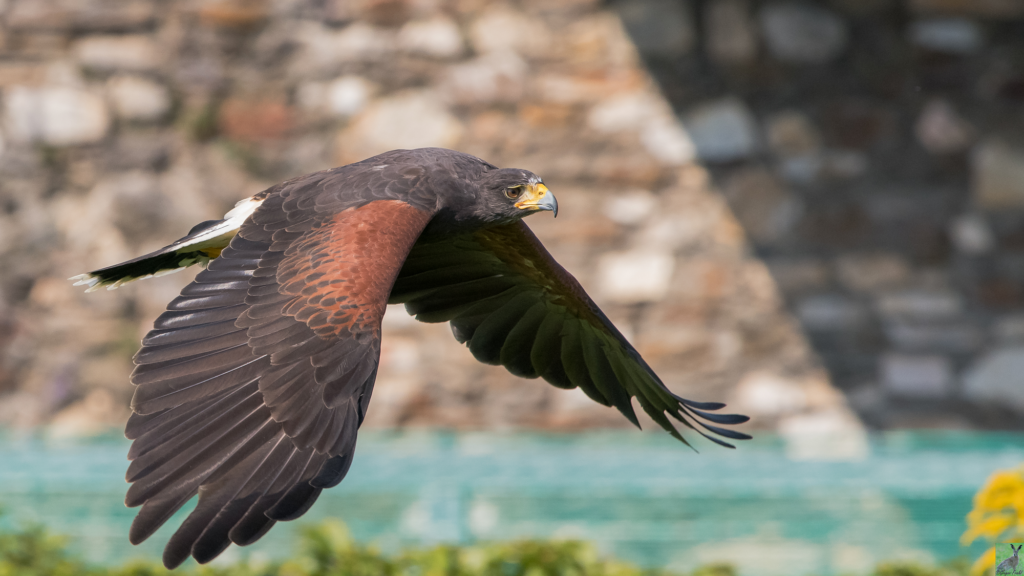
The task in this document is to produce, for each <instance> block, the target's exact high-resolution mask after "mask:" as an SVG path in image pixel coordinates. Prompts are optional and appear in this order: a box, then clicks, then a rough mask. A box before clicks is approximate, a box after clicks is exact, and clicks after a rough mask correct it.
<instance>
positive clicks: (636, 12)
mask: <svg viewBox="0 0 1024 576" xmlns="http://www.w3.org/2000/svg"><path fill="white" fill-rule="evenodd" d="M616 8H617V11H618V13H619V16H620V17H621V18H622V22H623V24H625V25H626V29H627V30H628V31H629V35H630V36H631V37H632V38H633V42H634V43H635V44H636V47H637V49H638V50H639V51H640V53H641V54H643V55H645V56H655V57H659V58H677V57H679V56H683V55H685V54H687V53H689V52H690V50H692V49H693V46H694V44H695V42H696V39H697V36H696V32H695V30H694V25H693V17H692V15H691V12H690V5H689V3H688V2H684V1H680V0H631V1H629V2H622V3H619V4H618V5H617V6H616Z"/></svg>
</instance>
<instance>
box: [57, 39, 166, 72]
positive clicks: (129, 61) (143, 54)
mask: <svg viewBox="0 0 1024 576" xmlns="http://www.w3.org/2000/svg"><path fill="white" fill-rule="evenodd" d="M71 51H72V53H73V54H74V56H75V60H76V61H77V62H78V63H79V64H80V65H81V66H82V67H84V68H88V69H90V70H96V71H101V72H111V71H128V72H146V71H150V70H155V69H157V68H158V67H160V65H161V64H162V63H163V54H164V53H165V52H161V50H160V49H159V48H158V47H157V44H156V42H154V41H153V39H152V38H150V37H149V36H144V35H142V34H131V35H126V36H86V37H85V38H82V39H81V40H78V41H76V42H75V43H74V44H73V45H72V47H71Z"/></svg>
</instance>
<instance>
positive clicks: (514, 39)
mask: <svg viewBox="0 0 1024 576" xmlns="http://www.w3.org/2000/svg"><path fill="white" fill-rule="evenodd" d="M539 25H540V23H539V22H536V21H533V20H531V19H530V18H528V17H527V16H526V15H525V14H523V13H522V12H519V11H517V10H513V9H511V8H508V7H507V6H502V5H499V4H495V5H492V7H490V8H489V9H487V10H485V11H484V12H483V13H482V14H481V15H480V16H479V17H478V18H477V19H476V20H474V21H473V22H472V23H471V24H470V26H469V38H470V41H471V42H472V44H473V48H474V49H475V50H476V52H477V53H478V54H486V53H488V52H509V51H511V52H517V53H519V54H524V55H525V54H530V53H532V52H535V51H536V50H537V46H538V45H539V46H543V45H544V42H543V38H542V37H543V35H544V32H545V31H543V30H542V29H541V28H540V26H539ZM531 44H534V46H531Z"/></svg>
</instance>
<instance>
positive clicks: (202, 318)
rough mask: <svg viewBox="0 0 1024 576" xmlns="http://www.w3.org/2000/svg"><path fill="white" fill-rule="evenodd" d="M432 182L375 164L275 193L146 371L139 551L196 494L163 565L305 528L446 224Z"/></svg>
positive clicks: (171, 312)
mask: <svg viewBox="0 0 1024 576" xmlns="http://www.w3.org/2000/svg"><path fill="white" fill-rule="evenodd" d="M422 180H423V171H422V169H415V168H409V167H404V168H403V167H401V166H398V167H388V166H385V167H384V169H376V170H375V169H374V168H373V167H372V166H368V165H364V166H359V165H355V167H352V166H349V167H345V168H343V169H338V170H335V171H329V172H325V173H320V174H317V175H311V176H310V177H305V178H304V179H300V180H296V181H292V182H286V183H285V184H282V185H280V186H278V187H275V188H274V189H271V191H270V193H269V194H268V196H267V197H266V199H265V200H264V203H263V205H262V206H260V208H259V209H258V210H257V211H256V213H255V214H254V215H253V216H252V217H251V218H250V219H249V220H247V221H246V222H245V224H243V225H242V227H241V229H240V231H239V233H238V234H237V235H236V236H235V237H234V238H233V239H232V240H231V243H230V245H229V246H228V247H227V248H226V249H225V250H224V251H223V252H222V254H221V255H220V257H219V258H216V259H215V260H213V261H212V262H211V263H210V265H209V268H208V269H207V270H205V271H203V272H201V273H200V274H199V275H198V276H197V277H196V280H195V281H194V282H192V283H191V284H190V285H188V286H187V287H186V288H185V289H184V290H182V293H181V295H180V296H179V297H178V298H176V299H175V300H174V301H173V302H171V304H170V305H169V306H168V310H167V312H165V313H164V314H163V315H162V316H160V318H159V319H158V320H157V321H156V325H155V328H154V330H153V331H152V332H150V333H149V335H148V336H146V338H145V340H144V341H143V348H142V350H140V351H139V353H138V355H137V356H136V358H135V361H136V363H137V368H136V370H135V372H134V373H133V375H132V382H133V383H134V384H135V385H136V386H137V388H136V391H135V397H134V398H133V400H132V409H133V411H134V412H135V414H133V416H132V417H131V419H130V420H129V423H128V427H127V430H126V435H127V436H128V437H129V438H131V439H133V440H134V443H133V444H132V447H131V450H130V452H129V458H130V459H131V461H132V462H131V464H130V466H129V468H128V474H127V480H128V481H129V482H131V483H132V486H131V487H130V488H129V490H128V495H127V498H126V500H125V502H126V504H127V505H128V506H139V505H141V506H142V508H141V510H140V511H139V513H138V515H137V516H136V518H135V521H134V522H133V524H132V528H131V532H130V539H131V541H132V542H133V543H138V542H141V541H143V540H145V539H146V538H148V537H149V536H150V535H152V534H153V532H155V531H156V530H157V528H159V527H160V526H161V525H162V524H163V523H164V522H166V520H167V519H168V518H169V517H170V516H171V515H172V514H173V513H174V512H175V511H176V510H178V509H179V508H180V507H181V506H182V505H184V504H185V503H186V502H187V501H188V500H189V499H190V498H191V497H192V496H194V495H195V494H197V493H198V494H199V502H198V505H197V506H196V508H195V510H194V511H193V512H192V513H191V514H190V515H189V516H188V518H187V519H186V520H185V521H184V522H183V523H182V525H181V527H180V528H178V530H177V532H175V534H174V535H173V536H172V537H171V539H170V541H169V543H168V544H167V547H166V548H165V551H164V558H163V560H164V564H165V565H166V566H168V567H174V566H177V565H179V564H181V562H183V561H184V560H185V559H187V558H188V557H189V555H191V556H193V557H195V559H196V560H198V561H199V562H207V561H209V560H212V559H213V558H214V557H215V556H217V555H218V554H220V552H222V551H223V550H224V549H225V548H226V547H227V546H228V545H229V544H230V543H232V542H234V543H236V544H239V545H246V544H250V543H252V542H254V541H256V540H257V539H259V538H260V537H261V536H262V535H263V534H264V533H266V531H267V530H269V529H270V527H271V526H272V525H273V524H274V522H276V521H278V520H290V519H293V518H297V517H298V516H300V515H302V514H303V513H304V512H305V511H306V510H308V509H309V507H310V506H311V505H312V504H313V502H314V501H315V500H316V498H317V496H318V495H319V493H320V491H321V490H322V489H323V488H326V487H330V486H334V485H336V484H337V483H338V482H340V481H341V479H342V478H343V477H344V475H345V473H346V472H347V471H348V467H349V465H350V464H351V462H352V454H353V450H354V447H355V442H356V432H357V429H358V427H359V425H360V423H361V422H362V420H363V416H364V415H365V413H366V408H367V404H368V402H369V400H370V393H371V391H372V387H373V381H374V378H375V377H376V372H377V362H378V359H379V354H380V323H381V318H382V317H383V314H384V310H385V308H386V305H387V296H388V294H389V292H390V289H391V286H392V283H393V282H394V280H395V277H396V276H397V274H398V271H399V269H400V268H401V266H402V263H403V261H404V260H405V257H406V255H407V253H408V251H409V249H410V248H411V247H412V245H413V243H414V242H415V241H416V238H417V237H418V236H419V234H420V232H421V231H422V230H423V228H424V226H425V225H426V223H427V222H428V221H429V220H430V218H431V216H432V212H431V211H430V210H429V209H427V208H425V206H426V203H425V201H421V200H423V198H419V199H418V198H417V194H418V192H417V191H418V190H419V189H421V188H422V186H423V181H422Z"/></svg>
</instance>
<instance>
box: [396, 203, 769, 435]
mask: <svg viewBox="0 0 1024 576" xmlns="http://www.w3.org/2000/svg"><path fill="white" fill-rule="evenodd" d="M390 302H391V303H405V307H406V309H407V310H408V311H409V313H410V314H413V315H414V316H416V318H417V319H418V320H422V321H424V322H450V323H451V327H452V332H453V333H454V334H455V338H456V339H458V340H459V341H460V342H462V343H465V344H466V345H467V346H468V347H469V350H470V351H471V352H472V353H473V355H474V356H475V357H476V359H477V360H479V361H481V362H483V363H485V364H494V365H498V364H500V365H503V366H505V367H506V368H507V369H508V370H509V371H510V372H512V373H513V374H515V375H517V376H522V377H524V378H537V377H542V378H544V379H545V380H547V381H548V382H550V383H551V384H554V385H555V386H558V387H560V388H575V387H579V388H580V389H581V390H583V392H585V393H586V394H587V396H589V397H591V398H592V399H594V400H596V401H597V402H600V403H601V404H604V405H606V406H614V407H615V408H617V409H618V410H619V411H620V412H622V414H624V415H625V416H626V418H628V419H629V420H630V421H631V422H633V423H634V424H636V425H637V426H639V423H638V421H637V418H636V414H635V413H634V411H633V407H632V404H631V400H630V399H631V398H636V399H637V401H639V403H640V406H642V407H643V409H644V411H645V412H647V414H649V415H650V417H651V418H653V419H654V421H656V422H657V423H658V424H660V425H661V426H662V427H663V428H665V429H666V430H668V431H669V433H671V434H672V435H673V436H675V437H676V438H678V439H679V440H682V441H683V442H686V441H685V440H683V437H682V435H680V433H679V431H678V430H676V428H675V426H674V425H673V424H672V422H671V421H670V420H669V419H668V417H667V416H666V415H669V416H672V417H673V418H675V419H676V420H678V421H679V422H682V423H683V424H684V425H685V426H687V427H689V428H692V429H694V430H695V431H697V432H699V433H700V434H701V435H703V436H705V437H706V438H708V439H710V440H712V441H713V442H716V443H718V444H721V445H723V446H728V447H730V448H731V447H732V445H731V444H729V443H727V442H724V441H722V440H720V439H718V438H715V437H714V436H709V435H707V434H705V433H704V431H703V430H701V429H700V428H703V429H705V430H707V431H709V432H712V433H714V434H716V435H719V436H724V437H726V438H731V439H737V440H742V439H747V438H749V436H748V435H746V434H743V433H741V432H737V431H735V430H729V429H726V428H721V427H719V426H716V425H715V424H739V423H742V422H746V421H747V417H746V416H740V415H735V414H713V413H710V412H708V411H714V410H718V409H719V408H722V407H723V406H724V405H723V404H720V403H713V402H694V401H692V400H687V399H685V398H681V397H679V396H677V395H676V394H674V393H672V391H670V390H669V389H668V388H667V387H666V386H665V385H664V383H662V381H661V380H660V379H659V378H658V376H657V375H656V374H655V373H654V371H652V370H651V368H650V367H649V366H648V365H647V363H646V362H644V359H643V358H641V357H640V354H639V353H637V351H636V350H635V349H634V348H633V347H632V346H631V345H630V344H629V342H627V341H626V339H625V338H623V336H622V334H620V333H619V331H618V330H616V328H615V326H613V325H612V323H611V322H610V321H609V320H608V318H607V317H606V316H605V315H604V313H603V312H601V310H600V309H599V308H598V307H597V305H596V304H594V302H593V301H592V300H591V299H590V297H589V296H587V294H586V292H584V290H583V288H582V287H581V286H580V284H579V283H578V282H577V281H576V279H575V278H573V277H572V276H571V275H570V274H569V273H568V272H566V271H565V269H564V268H562V267H561V266H559V265H558V263H557V262H555V260H554V259H553V258H552V257H551V255H550V254H548V252H547V250H545V249H544V247H543V246H542V245H541V243H540V241H539V240H537V238H536V236H534V235H533V233H532V232H531V231H530V229H529V228H528V227H527V226H526V224H525V223H523V222H522V221H516V222H514V223H511V224H505V225H501V226H496V227H492V228H486V229H482V230H478V231H476V232H472V233H468V234H463V235H461V236H457V237H454V238H446V239H437V240H433V241H429V242H428V241H425V240H421V241H420V242H418V243H417V244H416V245H415V246H414V247H413V249H412V252H411V253H410V254H409V257H408V258H407V259H406V262H405V265H404V266H403V267H402V271H401V273H400V274H399V276H398V280H397V281H396V282H395V286H394V288H393V289H392V292H391V299H390ZM705 421H707V422H710V424H709V423H707V422H705ZM698 426H699V427H698Z"/></svg>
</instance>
